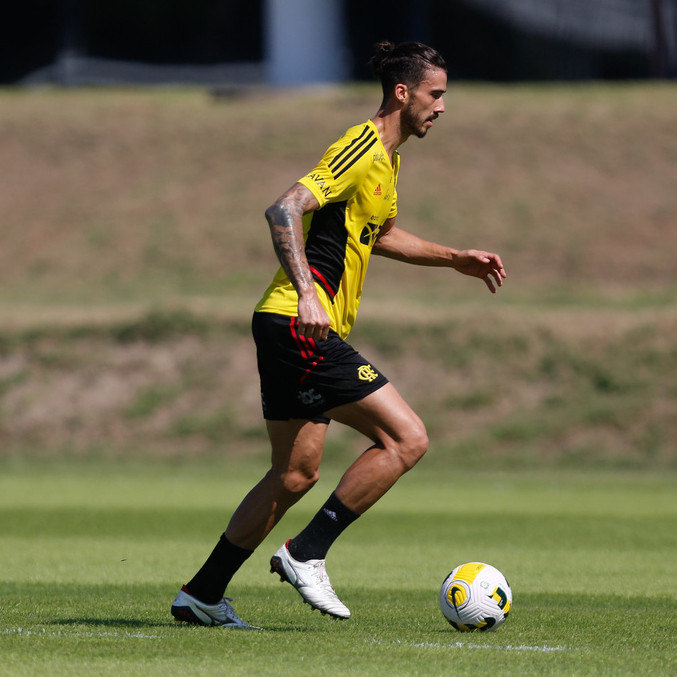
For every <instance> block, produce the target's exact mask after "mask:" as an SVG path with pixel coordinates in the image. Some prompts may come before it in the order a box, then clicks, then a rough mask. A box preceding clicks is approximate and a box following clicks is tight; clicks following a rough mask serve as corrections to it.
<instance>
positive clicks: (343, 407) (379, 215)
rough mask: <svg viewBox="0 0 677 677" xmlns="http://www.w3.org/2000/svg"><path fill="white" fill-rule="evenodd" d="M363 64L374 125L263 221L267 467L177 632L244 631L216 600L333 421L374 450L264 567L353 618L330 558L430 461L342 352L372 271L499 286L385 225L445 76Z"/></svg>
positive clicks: (261, 362)
mask: <svg viewBox="0 0 677 677" xmlns="http://www.w3.org/2000/svg"><path fill="white" fill-rule="evenodd" d="M371 63H372V66H373V69H374V72H375V75H376V76H377V78H378V79H379V80H380V81H381V84H382V87H383V100H382V103H381V106H380V108H379V109H378V111H377V112H376V114H375V115H374V117H373V118H372V119H370V120H368V121H367V122H363V123H361V124H358V125H356V126H354V127H351V128H350V129H348V131H347V132H346V133H345V134H344V135H343V136H342V137H341V138H340V139H338V141H336V142H335V143H333V144H332V145H331V146H330V147H329V148H328V150H327V151H326V153H325V154H324V156H323V157H322V159H321V160H320V162H319V163H318V165H317V166H316V167H315V168H314V169H313V170H312V171H311V172H309V173H308V174H306V175H305V176H304V177H302V178H301V179H299V180H298V182H297V183H295V184H294V185H293V186H292V187H291V188H290V189H289V190H287V191H286V192H285V193H284V194H283V195H282V196H280V197H279V198H278V199H277V200H276V201H275V202H274V203H273V205H271V206H270V207H269V208H268V210H267V211H266V219H267V220H268V224H269V226H270V232H271V235H272V240H273V246H274V248H275V251H276V253H277V256H278V258H279V260H280V263H281V267H280V269H279V271H278V272H277V274H276V275H275V277H274V279H273V281H272V283H271V285H270V286H269V287H268V289H267V290H266V292H265V293H264V295H263V298H262V299H261V300H260V301H259V303H258V305H257V306H256V309H255V312H254V317H253V322H252V331H253V335H254V339H255V342H256V347H257V360H258V368H259V373H260V377H261V398H262V404H263V415H264V418H265V420H266V425H267V429H268V435H269V437H270V443H271V447H272V455H271V467H270V469H269V470H268V472H267V473H266V474H265V475H264V477H263V478H262V479H261V481H260V482H259V483H258V484H257V485H256V486H255V487H254V488H253V489H252V490H251V491H250V492H249V494H248V495H247V496H246V497H245V498H244V500H243V501H242V503H240V505H239V507H238V508H237V510H236V511H235V513H234V514H233V516H232V518H231V520H230V522H229V524H228V527H227V529H226V531H225V532H224V534H223V535H222V536H221V538H220V540H219V541H218V543H217V545H216V547H215V548H214V550H213V552H212V553H211V555H210V556H209V558H208V559H207V560H206V562H205V563H204V565H203V566H202V568H201V569H200V570H199V571H198V572H197V573H196V574H195V576H194V577H193V578H192V580H190V581H189V582H188V583H187V584H186V585H185V586H184V587H183V588H182V589H181V591H180V592H179V593H178V595H177V597H176V599H175V600H174V603H173V605H172V609H171V611H172V614H173V616H174V617H175V618H176V619H178V620H181V621H187V622H189V623H196V624H200V625H220V626H229V627H250V626H248V625H247V624H246V623H245V622H244V621H242V620H241V619H240V618H239V617H238V616H237V615H236V613H235V611H234V610H233V608H232V606H231V605H230V604H229V603H228V601H232V600H227V598H224V593H225V590H226V587H227V586H228V584H229V582H230V580H231V578H232V576H233V575H234V574H235V572H236V571H237V570H238V569H239V568H240V567H241V566H242V564H243V563H244V561H245V560H246V559H247V558H248V557H249V556H250V555H251V554H252V552H253V551H254V549H255V548H256V547H257V546H258V545H259V544H260V543H261V541H263V539H264V538H265V537H266V535H267V534H268V533H269V532H270V530H271V529H272V528H273V527H274V526H275V525H276V524H277V522H278V521H279V520H280V519H281V518H282V516H283V515H284V514H285V512H286V511H287V510H288V509H289V508H290V507H291V506H292V505H294V504H295V503H296V502H297V501H298V500H299V499H300V498H301V497H302V496H303V495H304V494H305V493H306V492H307V491H308V490H309V489H310V488H311V487H312V486H313V484H314V483H315V482H316V481H317V479H318V468H319V465H320V459H321V457H322V449H323V445H324V441H325V436H326V434H327V426H328V424H329V421H330V420H333V421H338V422H339V423H342V424H345V425H348V426H350V427H352V428H354V429H355V430H357V431H359V432H360V433H362V434H364V435H365V436H366V437H367V438H368V439H369V440H371V446H369V448H368V449H367V450H366V451H365V452H364V453H363V454H362V455H361V456H359V458H357V460H356V461H355V462H354V463H353V464H352V465H351V466H350V467H349V468H348V469H347V470H346V472H345V474H344V475H343V477H342V478H341V480H340V481H339V483H338V486H337V487H336V489H335V491H334V492H333V493H332V494H331V495H330V496H329V498H328V499H327V501H326V503H325V504H324V505H323V507H322V508H321V509H320V510H319V511H318V513H317V514H316V515H315V517H313V519H312V520H311V521H310V523H309V524H308V525H307V526H306V527H305V528H304V529H303V530H302V531H301V532H300V533H299V534H297V535H296V536H295V537H294V538H291V539H289V540H287V541H286V542H285V543H283V544H282V545H281V546H280V548H279V549H278V550H277V552H276V553H275V554H274V555H273V557H272V559H271V561H270V564H271V573H273V572H274V573H277V574H279V576H280V577H281V579H282V580H283V581H286V582H288V583H290V584H291V585H292V586H293V587H294V588H295V589H296V590H297V591H298V592H299V593H300V595H301V597H303V599H304V601H306V602H308V603H309V604H310V605H311V607H313V608H316V609H319V610H320V611H321V612H322V613H326V614H329V615H330V616H334V617H336V618H349V617H350V611H349V609H348V608H347V607H346V606H345V604H343V602H342V601H341V600H340V599H339V597H338V595H337V594H336V592H335V591H334V588H333V587H332V585H331V583H330V582H329V578H328V576H327V572H326V569H325V558H326V555H327V551H328V550H329V548H330V546H331V545H332V543H333V542H334V541H335V539H336V538H337V537H338V536H339V535H340V534H341V532H342V531H343V530H344V529H345V528H346V527H347V526H348V525H349V524H351V523H352V522H353V521H354V520H356V519H357V518H358V517H360V516H361V515H362V514H363V513H364V512H365V511H366V510H367V509H369V508H370V507H371V506H372V505H373V504H374V503H375V502H376V501H378V499H379V498H381V496H383V495H384V494H385V492H386V491H388V489H390V487H392V486H393V484H394V483H395V482H396V481H397V479H398V478H399V477H401V476H402V475H403V474H404V473H405V472H407V471H408V470H409V469H411V468H412V467H413V466H414V465H415V464H416V462H417V461H418V460H419V459H420V458H421V457H422V456H423V454H424V453H425V452H426V450H427V447H428V438H427V435H426V430H425V427H424V425H423V423H422V421H421V419H420V418H419V417H418V416H417V415H416V414H415V413H414V411H413V410H412V409H411V407H410V406H409V405H408V404H407V403H406V402H405V400H404V399H403V398H402V397H401V396H400V394H399V393H398V391H397V390H396V389H395V387H394V386H393V385H392V384H391V383H390V382H389V381H388V379H386V377H385V376H384V375H383V374H382V372H381V371H380V369H379V368H378V367H377V366H376V365H374V364H373V363H372V362H370V361H369V360H368V359H366V358H365V357H362V356H361V355H360V354H359V353H358V352H357V351H356V350H354V349H353V348H352V347H351V346H350V345H349V344H348V343H347V342H346V338H347V336H348V333H349V332H350V329H351V327H352V326H353V322H354V321H355V316H356V314H357V309H358V306H359V303H360V298H361V296H362V285H363V283H364V278H365V274H366V271H367V264H368V262H369V257H370V255H371V254H372V253H373V254H377V255H379V256H385V257H388V258H391V259H395V260H396V261H403V262H405V263H413V264H418V265H424V266H440V267H448V268H453V269H455V270H457V271H458V272H461V273H464V274H466V275H471V276H474V277H477V278H479V279H481V280H483V281H484V283H485V284H486V286H487V287H488V288H489V290H490V291H491V292H492V293H494V292H495V291H496V288H497V287H500V286H501V285H502V281H503V278H505V276H506V273H505V270H504V268H503V264H502V262H501V259H500V257H499V256H498V255H496V254H492V253H490V252H486V251H478V250H474V249H469V250H457V249H453V248H451V247H448V246H444V245H440V244H435V243H433V242H429V241H426V240H423V239H421V238H419V237H417V236H416V235H413V234H411V233H408V232H407V231H405V230H402V229H401V228H400V227H399V226H398V225H396V217H397V190H396V185H397V174H398V169H399V166H400V156H399V154H398V152H397V149H398V147H399V146H401V145H402V144H403V143H404V142H405V141H406V140H407V139H408V138H409V137H410V136H412V135H413V136H416V137H419V138H423V137H424V136H425V135H426V134H427V132H428V131H429V130H430V128H431V127H432V126H433V125H434V124H435V121H436V120H437V118H438V117H439V115H440V114H441V113H443V112H444V94H445V92H446V88H447V72H446V65H445V63H444V60H443V59H442V57H441V56H440V54H439V53H438V52H437V51H435V50H434V49H432V48H430V47H428V46H426V45H423V44H420V43H417V42H405V43H400V44H397V45H394V44H392V43H387V42H386V43H380V44H378V45H376V52H375V55H374V57H373V58H372V61H371Z"/></svg>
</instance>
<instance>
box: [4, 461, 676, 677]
mask: <svg viewBox="0 0 677 677" xmlns="http://www.w3.org/2000/svg"><path fill="white" fill-rule="evenodd" d="M328 461H329V463H330V465H329V468H328V469H327V470H326V471H325V475H324V476H323V478H322V480H321V481H320V484H319V485H318V487H316V488H315V490H314V491H313V492H312V493H311V494H309V495H308V496H307V497H306V498H305V499H304V500H303V501H302V502H301V503H300V504H299V505H298V506H296V507H295V508H294V509H293V510H292V511H291V512H290V513H289V514H288V515H287V517H286V518H285V521H284V522H283V524H282V525H281V526H280V527H279V528H278V530H277V531H276V532H274V533H273V534H272V535H271V537H270V538H269V539H268V540H267V541H266V542H265V543H264V544H263V546H262V547H261V549H260V550H258V551H257V552H256V553H255V554H254V556H253V557H252V558H251V559H250V560H249V561H248V562H247V564H246V565H245V567H244V569H243V570H242V571H241V572H240V574H239V575H238V576H237V577H236V579H235V580H234V581H233V584H232V586H231V588H230V590H229V594H230V595H232V596H233V597H235V604H236V608H237V610H238V612H239V613H240V614H241V615H242V616H243V617H244V618H245V619H247V620H248V621H250V622H251V623H256V624H259V625H261V626H263V627H264V628H265V631H264V632H236V631H223V630H219V629H205V628H190V627H184V626H180V625H176V624H174V623H173V622H172V620H171V618H170V616H169V614H168V607H169V604H170V602H171V599H172V598H173V595H174V594H175V593H176V590H177V587H178V585H179V584H180V583H182V582H184V581H185V579H186V578H187V577H189V576H190V575H192V573H193V571H194V569H195V568H196V567H197V566H199V565H200V564H201V562H202V560H203V559H204V557H205V556H206V554H207V553H208V551H209V550H210V549H211V547H212V546H213V543H214V542H215V540H216V538H217V537H218V534H219V533H220V532H221V530H222V529H223V527H224V522H225V519H227V516H228V515H229V513H230V511H231V510H232V509H233V507H234V506H235V505H236V504H237V502H238V501H239V499H240V498H241V496H242V495H243V494H244V492H246V491H247V489H248V488H249V486H250V485H251V483H252V482H254V481H255V480H256V479H257V477H258V475H259V474H260V472H261V471H262V470H263V468H262V467H258V466H255V465H252V464H248V463H243V464H240V465H238V466H237V467H234V466H231V465H227V464H223V465H219V464H214V463H212V464H209V465H196V466H194V467H181V466H172V465H169V464H156V465H154V464H150V463H148V464H135V463H130V464H128V465H125V464H105V463H89V464H83V465H69V466H65V467H63V466H58V465H56V464H55V463H50V464H42V465H36V466H31V465H25V464H24V465H21V464H19V465H12V464H9V463H5V464H4V465H3V467H2V473H1V474H0V571H1V572H2V573H1V574H0V578H1V583H0V593H1V598H0V599H1V608H2V613H1V615H0V654H1V655H2V672H3V674H10V675H21V674H26V675H33V674H40V673H46V674H50V675H62V674H69V675H72V674H78V675H79V674H91V673H93V672H95V671H96V672H97V673H99V674H116V675H117V674H128V675H137V674H144V675H148V674H167V673H182V674H211V673H216V672H223V673H226V674H233V675H239V674H240V675H245V674H246V675H250V674H276V675H282V674H299V673H301V672H303V673H307V674H311V675H336V674H350V675H372V674H373V675H377V674H378V675H384V674H388V675H412V674H421V675H436V674H440V675H441V674H454V675H477V674H501V675H503V674H506V675H507V674H513V675H546V674H567V675H570V674H576V675H587V674H590V675H599V674H608V675H618V674H651V675H662V674H665V675H667V674H674V673H675V671H676V670H677V661H676V660H675V653H674V637H675V633H676V632H677V615H676V613H675V608H676V605H675V602H676V601H677V598H676V595H675V587H674V581H675V575H676V574H677V567H676V562H677V500H676V499H675V479H676V478H675V476H674V475H671V474H663V475H651V474H646V473H645V474H630V473H601V472H596V473H595V472H591V473H588V474H585V475H584V474H576V473H568V474H564V473H557V474H554V473H553V474H548V473H546V472H540V473H498V474H495V473H490V472H487V473H486V474H485V473H481V472H477V471H476V472H473V473H466V472H464V471H463V468H462V467H461V466H455V465H452V466H451V467H449V468H448V469H447V471H446V472H442V473H441V472H439V465H437V466H436V467H430V468H426V467H425V465H423V466H420V467H419V468H417V469H416V470H414V471H413V472H412V473H410V474H409V475H408V476H406V477H405V478H403V479H402V480H401V482H400V484H399V485H398V486H397V487H396V488H395V489H394V490H393V491H392V492H391V493H390V494H389V495H387V496H386V497H385V498H384V499H383V500H382V501H381V502H380V503H379V504H378V505H377V506H375V507H374V509H373V510H372V511H370V513H368V514H367V515H366V516H365V517H363V518H362V519H360V520H358V521H357V522H356V523H355V524H354V525H353V526H352V527H351V528H350V530H349V531H348V532H346V534H344V536H343V537H342V539H340V541H339V542H337V544H336V545H335V546H334V549H333V550H332V553H331V558H330V564H329V570H330V573H331V575H332V580H333V582H334V584H335V586H336V587H337V589H338V591H339V593H340V594H341V596H342V597H343V598H344V601H345V602H346V603H347V604H348V605H349V606H350V607H351V609H352V612H353V618H352V619H351V620H350V621H348V622H334V621H331V620H329V619H327V618H325V617H321V616H320V615H319V614H317V613H312V612H310V611H309V610H308V608H307V607H306V606H304V605H302V604H301V603H300V599H299V598H298V597H297V595H296V593H294V592H293V591H292V590H291V589H290V588H289V587H288V586H283V585H280V584H279V582H278V581H277V578H276V577H275V578H274V577H273V576H270V575H269V574H268V573H267V560H268V558H269V556H270V554H271V552H272V551H273V550H274V549H275V548H276V547H277V545H278V542H279V541H280V540H281V539H283V538H284V537H286V536H288V535H292V534H293V533H295V531H296V530H297V529H299V528H300V527H301V526H302V525H303V523H304V522H305V521H306V520H307V519H308V518H309V516H310V515H311V514H312V513H313V512H314V510H316V509H317V507H318V505H319V504H320V503H321V502H322V501H323V500H324V498H325V497H326V495H327V494H328V493H329V491H330V490H331V488H332V487H333V485H334V483H335V481H336V479H337V472H336V471H335V469H334V468H333V467H332V466H331V459H328ZM470 560H481V561H488V562H490V563H492V564H494V565H496V566H498V567H499V568H500V569H501V570H502V571H503V572H504V573H505V574H506V575H507V577H508V579H509V580H510V583H511V585H512V587H513V592H514V607H513V609H514V610H513V613H512V614H511V618H510V619H509V620H508V622H507V623H506V624H505V625H504V626H503V627H501V628H500V629H499V631H498V632H496V633H485V634H479V633H475V634H473V635H464V634H459V633H456V632H455V631H453V630H452V629H451V628H450V627H449V626H448V625H447V624H446V622H445V621H444V619H443V618H442V616H441V613H440V611H439V608H438V607H437V599H436V595H437V591H438V587H439V585H440V584H441V582H442V579H443V578H444V577H445V575H446V574H447V573H448V572H449V571H450V570H451V568H452V567H453V566H455V565H456V564H458V563H461V562H463V561H470Z"/></svg>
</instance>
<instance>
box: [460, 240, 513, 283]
mask: <svg viewBox="0 0 677 677" xmlns="http://www.w3.org/2000/svg"><path fill="white" fill-rule="evenodd" d="M452 267H453V268H454V269H455V270H457V271H458V272H459V273H463V274H464V275H470V276H472V277H479V278H480V279H481V280H484V284H486V285H487V287H488V288H489V291H490V292H491V293H492V294H495V293H496V287H502V286H503V280H504V279H505V278H506V277H507V275H506V272H505V268H503V263H502V262H501V257H500V256H499V255H498V254H492V253H491V252H483V251H478V250H477V249H463V250H461V251H459V252H457V253H456V255H455V256H454V259H453V262H452Z"/></svg>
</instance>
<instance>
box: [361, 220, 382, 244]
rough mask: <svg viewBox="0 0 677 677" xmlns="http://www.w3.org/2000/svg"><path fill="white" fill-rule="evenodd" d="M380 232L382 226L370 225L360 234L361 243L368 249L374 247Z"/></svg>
mask: <svg viewBox="0 0 677 677" xmlns="http://www.w3.org/2000/svg"><path fill="white" fill-rule="evenodd" d="M380 230H381V226H379V225H378V224H377V223H368V224H367V225H366V226H365V227H364V228H363V229H362V232H361V233H360V242H361V243H362V244H366V245H367V247H373V246H374V242H376V238H377V237H378V234H379V231H380Z"/></svg>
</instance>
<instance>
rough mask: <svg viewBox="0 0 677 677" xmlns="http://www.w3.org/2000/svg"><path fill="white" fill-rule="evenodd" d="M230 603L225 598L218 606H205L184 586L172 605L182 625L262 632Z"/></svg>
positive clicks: (174, 613)
mask: <svg viewBox="0 0 677 677" xmlns="http://www.w3.org/2000/svg"><path fill="white" fill-rule="evenodd" d="M228 601H231V602H232V601H233V600H231V599H230V598H226V597H224V598H222V599H221V601H220V602H218V603H217V604H205V603H204V602H201V601H200V600H199V599H196V598H195V597H193V596H192V595H191V594H190V593H189V592H188V589H187V588H186V586H185V585H184V586H183V588H181V590H179V594H178V595H177V596H176V599H175V600H174V602H173V603H172V616H174V618H175V619H176V620H177V621H179V622H181V623H191V624H192V625H209V626H212V625H219V626H222V627H224V628H242V629H245V630H247V629H248V630H261V628H257V627H256V626H255V625H249V624H248V623H245V622H244V621H243V620H242V619H241V618H240V617H239V616H238V615H237V614H236V613H235V610H234V609H233V607H232V606H230V604H228Z"/></svg>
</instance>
